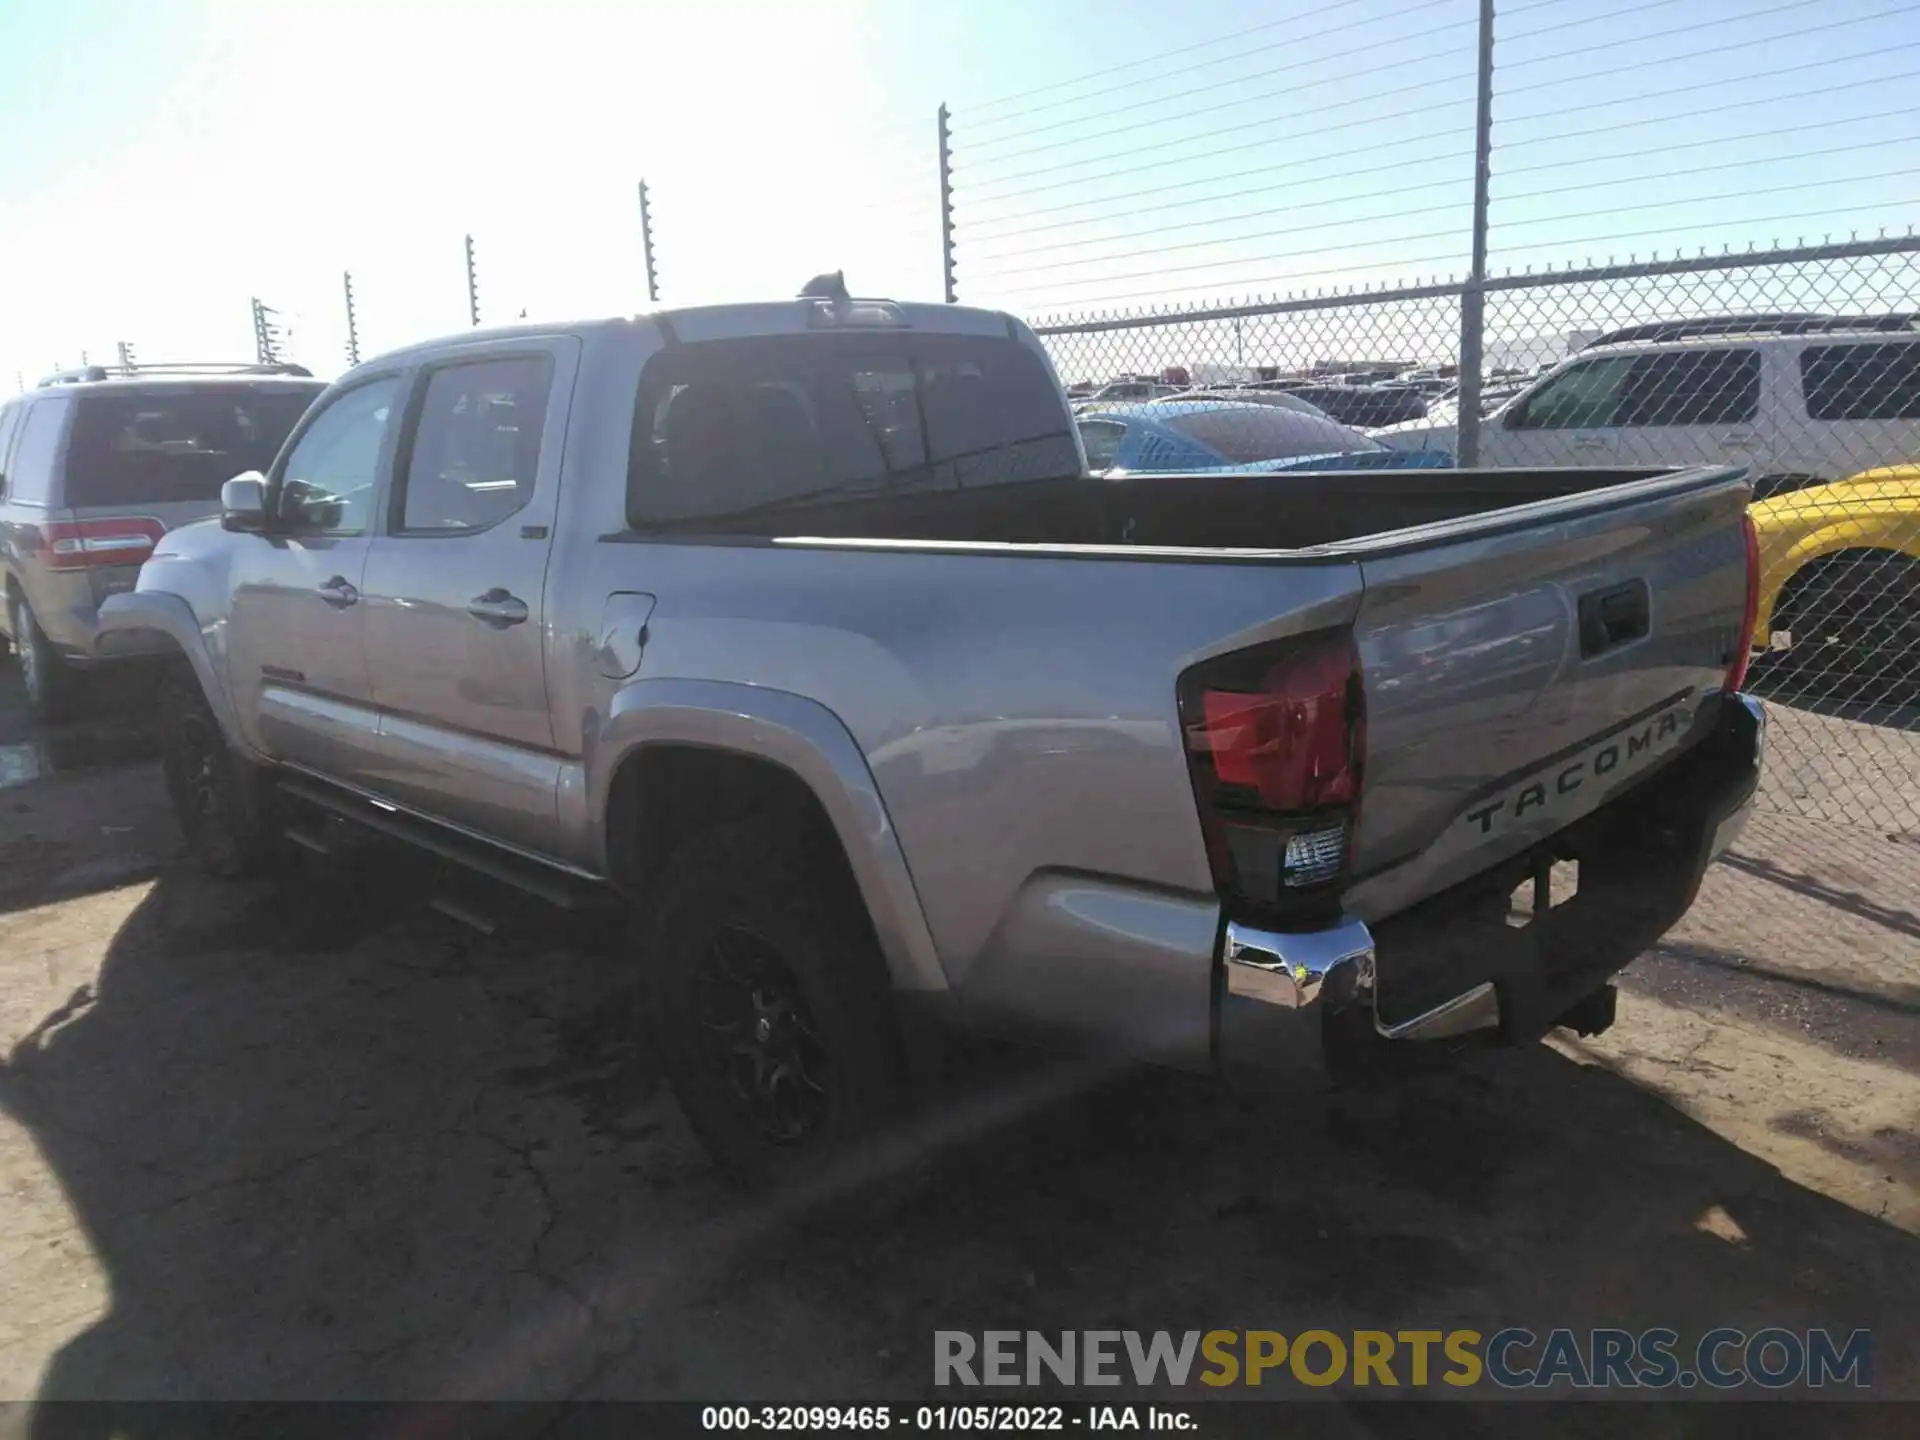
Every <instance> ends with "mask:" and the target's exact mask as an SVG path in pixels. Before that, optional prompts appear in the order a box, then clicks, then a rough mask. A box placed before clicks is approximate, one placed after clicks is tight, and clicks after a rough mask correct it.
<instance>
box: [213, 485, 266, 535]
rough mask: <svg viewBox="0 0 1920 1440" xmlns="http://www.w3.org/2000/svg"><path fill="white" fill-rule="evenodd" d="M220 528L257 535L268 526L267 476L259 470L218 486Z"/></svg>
mask: <svg viewBox="0 0 1920 1440" xmlns="http://www.w3.org/2000/svg"><path fill="white" fill-rule="evenodd" d="M220 528H221V529H222V530H234V531H238V532H240V533H242V534H248V535H258V534H259V533H260V532H261V531H263V530H265V529H266V528H267V477H266V476H264V475H262V474H261V473H260V472H259V471H258V470H249V471H247V472H246V473H245V474H244V475H236V476H234V477H233V479H231V480H229V481H227V483H226V484H224V485H222V486H221V487H220Z"/></svg>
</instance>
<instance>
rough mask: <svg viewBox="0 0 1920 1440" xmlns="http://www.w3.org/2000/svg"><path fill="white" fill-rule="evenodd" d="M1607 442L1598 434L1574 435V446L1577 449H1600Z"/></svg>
mask: <svg viewBox="0 0 1920 1440" xmlns="http://www.w3.org/2000/svg"><path fill="white" fill-rule="evenodd" d="M1606 443H1607V442H1606V441H1604V440H1602V439H1601V438H1600V437H1599V436H1598V435H1576V436H1574V437H1573V448H1574V449H1576V450H1598V449H1600V448H1602V447H1603V446H1604V445H1605V444H1606Z"/></svg>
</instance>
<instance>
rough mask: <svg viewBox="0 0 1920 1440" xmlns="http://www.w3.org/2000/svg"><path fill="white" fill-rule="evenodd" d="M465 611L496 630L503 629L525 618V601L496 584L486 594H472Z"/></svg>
mask: <svg viewBox="0 0 1920 1440" xmlns="http://www.w3.org/2000/svg"><path fill="white" fill-rule="evenodd" d="M467 613H468V614H469V615H471V616H473V618H474V619H476V620H484V621H486V622H487V624H489V625H491V626H493V627H494V628H495V629H496V630H504V629H506V628H507V626H509V625H518V624H520V623H521V622H522V621H524V620H525V619H526V618H527V602H526V601H524V600H522V599H521V598H520V597H519V596H517V595H510V594H508V593H507V592H506V591H505V590H503V589H501V588H500V587H499V586H498V585H496V586H494V587H493V589H491V590H489V591H487V593H486V594H484V595H476V596H474V597H473V599H472V600H471V601H469V602H468V604H467Z"/></svg>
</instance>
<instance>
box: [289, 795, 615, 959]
mask: <svg viewBox="0 0 1920 1440" xmlns="http://www.w3.org/2000/svg"><path fill="white" fill-rule="evenodd" d="M280 789H281V790H282V791H283V792H285V793H286V794H288V795H291V796H292V797H293V798H294V799H296V800H301V801H305V802H306V803H307V804H309V805H314V806H317V807H319V808H320V809H321V810H324V811H326V812H327V813H328V814H329V815H336V816H338V817H340V818H341V819H342V820H346V821H349V822H350V823H352V824H355V825H359V826H362V827H364V828H366V829H368V830H372V831H375V832H377V833H378V834H381V835H387V836H391V837H392V838H394V839H396V840H400V841H404V842H405V843H406V844H408V845H412V846H414V847H415V848H417V849H420V850H425V851H426V852H428V853H429V854H432V855H437V856H439V857H440V858H441V859H442V860H447V861H451V862H452V863H453V864H455V865H459V866H461V867H463V868H464V869H467V870H472V871H474V872H476V873H478V874H481V875H485V876H487V877H488V878H489V879H492V880H498V881H499V882H500V883H501V884H503V885H511V886H513V887H514V888H515V889H516V890H522V891H525V892H526V893H527V894H529V895H534V896H538V897H539V898H540V899H542V900H545V901H546V902H547V903H548V904H549V905H553V906H556V907H557V908H559V909H561V910H572V911H591V910H608V909H613V908H616V907H617V906H618V904H619V900H618V897H617V896H615V894H614V893H613V891H612V890H610V889H608V888H607V887H606V886H605V885H602V884H599V883H598V882H596V881H593V880H589V879H586V878H584V877H581V876H575V875H570V874H568V873H567V872H566V871H564V870H560V869H557V868H555V867H554V866H551V865H543V864H541V863H540V862H539V861H537V860H532V859H527V858H524V857H522V856H519V855H516V854H514V853H513V852H511V851H508V850H501V849H499V848H497V847H495V846H492V845H489V844H487V843H485V842H484V841H481V840H474V839H470V838H468V837H467V836H465V835H462V834H461V833H460V832H458V831H456V830H449V829H447V828H446V827H445V826H441V825H436V824H434V823H433V822H432V821H429V820H421V819H419V818H417V817H415V816H412V815H409V814H407V813H406V812H405V811H402V810H388V809H386V808H384V807H383V806H378V805H375V804H373V803H372V802H371V801H369V800H367V799H365V798H364V797H362V796H360V795H357V794H355V793H354V792H352V791H350V790H341V789H338V788H336V787H334V786H332V785H328V784H326V783H325V782H324V781H319V780H309V779H307V778H306V777H305V776H301V775H282V776H281V777H280ZM287 838H288V839H290V840H292V841H293V842H294V843H295V844H298V845H300V846H302V847H303V848H306V849H310V850H314V851H315V852H316V853H319V854H325V853H326V844H325V842H324V841H323V840H320V839H318V837H316V836H314V835H313V833H312V832H311V831H310V830H306V829H302V828H301V827H298V826H290V827H289V828H288V830H287ZM463 908H464V907H463ZM455 918H458V919H462V920H466V919H467V916H465V915H461V916H457V917H455ZM468 923H471V921H469V922H468Z"/></svg>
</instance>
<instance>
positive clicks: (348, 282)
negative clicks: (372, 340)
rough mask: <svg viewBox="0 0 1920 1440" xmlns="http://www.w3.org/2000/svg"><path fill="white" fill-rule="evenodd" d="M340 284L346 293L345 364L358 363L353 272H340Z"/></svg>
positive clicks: (358, 337)
mask: <svg viewBox="0 0 1920 1440" xmlns="http://www.w3.org/2000/svg"><path fill="white" fill-rule="evenodd" d="M340 283H341V285H342V287H343V288H344V289H345V290H346V292H347V364H349V365H358V364H359V363H360V325H359V322H358V320H357V319H356V318H355V316H354V313H353V272H352V271H351V270H342V271H341V272H340Z"/></svg>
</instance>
